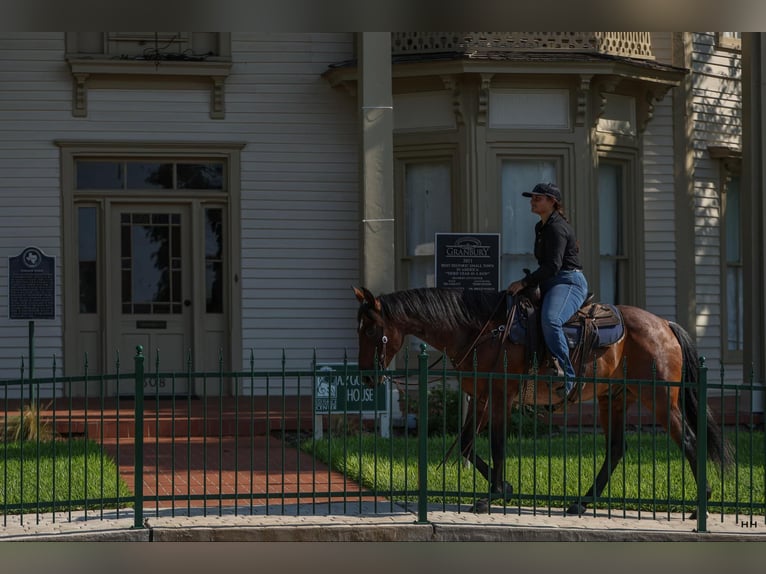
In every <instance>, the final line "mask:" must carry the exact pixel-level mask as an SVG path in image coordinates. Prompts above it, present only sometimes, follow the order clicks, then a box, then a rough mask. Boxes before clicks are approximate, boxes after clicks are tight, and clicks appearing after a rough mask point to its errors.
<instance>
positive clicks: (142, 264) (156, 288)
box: [132, 225, 170, 303]
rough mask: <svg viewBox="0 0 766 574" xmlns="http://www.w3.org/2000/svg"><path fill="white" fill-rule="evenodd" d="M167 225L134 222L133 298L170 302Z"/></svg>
mask: <svg viewBox="0 0 766 574" xmlns="http://www.w3.org/2000/svg"><path fill="white" fill-rule="evenodd" d="M168 243H169V241H168V228H167V227H165V226H161V225H134V226H133V229H132V247H133V282H132V287H133V301H134V302H136V303H138V302H141V303H149V302H153V301H169V295H170V294H169V285H168V281H169V277H168V267H169V260H168V259H169V257H168Z"/></svg>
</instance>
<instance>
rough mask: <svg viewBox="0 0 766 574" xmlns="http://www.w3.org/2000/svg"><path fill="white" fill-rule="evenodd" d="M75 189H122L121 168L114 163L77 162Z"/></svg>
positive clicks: (120, 165) (118, 163) (117, 163)
mask: <svg viewBox="0 0 766 574" xmlns="http://www.w3.org/2000/svg"><path fill="white" fill-rule="evenodd" d="M75 170H76V172H77V175H76V178H77V183H76V185H77V189H122V188H123V187H124V186H123V168H122V163H121V162H116V161H78V162H77V163H76V165H75Z"/></svg>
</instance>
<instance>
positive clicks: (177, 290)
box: [171, 271, 181, 301]
mask: <svg viewBox="0 0 766 574" xmlns="http://www.w3.org/2000/svg"><path fill="white" fill-rule="evenodd" d="M171 300H172V301H180V300H181V272H180V271H173V298H172V299H171Z"/></svg>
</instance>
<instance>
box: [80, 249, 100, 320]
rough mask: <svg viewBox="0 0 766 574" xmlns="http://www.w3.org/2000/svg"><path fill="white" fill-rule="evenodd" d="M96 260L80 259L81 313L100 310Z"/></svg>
mask: <svg viewBox="0 0 766 574" xmlns="http://www.w3.org/2000/svg"><path fill="white" fill-rule="evenodd" d="M96 277H97V274H96V262H95V261H80V313H96V312H97V311H98V308H97V304H98V299H97V290H96Z"/></svg>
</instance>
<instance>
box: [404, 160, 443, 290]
mask: <svg viewBox="0 0 766 574" xmlns="http://www.w3.org/2000/svg"><path fill="white" fill-rule="evenodd" d="M402 204H403V206H402V207H403V210H402V213H401V216H400V217H401V218H403V220H404V230H405V234H406V235H405V238H404V253H403V256H402V258H401V262H402V265H401V270H402V276H403V286H404V288H417V287H433V286H434V285H435V261H434V241H435V234H436V233H448V232H451V231H452V175H451V163H450V161H448V160H434V161H414V160H413V161H407V162H406V163H404V197H403V201H402Z"/></svg>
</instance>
